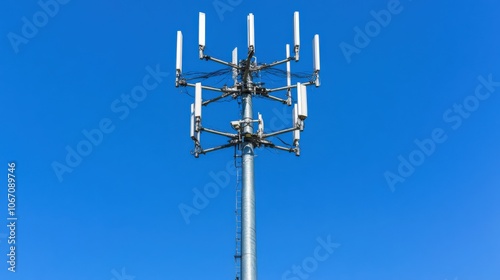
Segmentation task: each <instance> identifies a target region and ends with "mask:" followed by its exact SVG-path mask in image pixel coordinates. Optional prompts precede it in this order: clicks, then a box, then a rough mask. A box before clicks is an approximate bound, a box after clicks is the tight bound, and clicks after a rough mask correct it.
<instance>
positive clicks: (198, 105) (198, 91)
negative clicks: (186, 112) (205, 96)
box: [194, 83, 202, 131]
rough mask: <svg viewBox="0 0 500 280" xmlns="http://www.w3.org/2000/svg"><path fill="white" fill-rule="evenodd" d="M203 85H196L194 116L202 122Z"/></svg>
mask: <svg viewBox="0 0 500 280" xmlns="http://www.w3.org/2000/svg"><path fill="white" fill-rule="evenodd" d="M201 104H202V102H201V83H196V85H195V94H194V116H195V117H196V119H197V120H198V119H199V120H201ZM197 131H198V130H197Z"/></svg>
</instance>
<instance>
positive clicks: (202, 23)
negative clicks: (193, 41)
mask: <svg viewBox="0 0 500 280" xmlns="http://www.w3.org/2000/svg"><path fill="white" fill-rule="evenodd" d="M205 28H206V25H205V13H201V12H200V15H199V25H198V32H199V33H198V45H199V48H200V59H203V57H204V54H203V51H204V50H205Z"/></svg>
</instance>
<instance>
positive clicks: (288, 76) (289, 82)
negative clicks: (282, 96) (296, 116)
mask: <svg viewBox="0 0 500 280" xmlns="http://www.w3.org/2000/svg"><path fill="white" fill-rule="evenodd" d="M289 57H290V45H289V44H286V58H287V59H288V58H289ZM291 85H292V72H291V70H290V61H287V62H286V86H287V87H288V89H287V101H286V102H287V105H288V106H290V105H292V93H291V89H290V86H291Z"/></svg>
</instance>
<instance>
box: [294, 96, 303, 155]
mask: <svg viewBox="0 0 500 280" xmlns="http://www.w3.org/2000/svg"><path fill="white" fill-rule="evenodd" d="M292 121H293V126H294V127H297V126H298V125H299V121H300V120H299V115H298V109H297V104H293V110H292ZM301 127H302V126H301ZM299 140H300V130H299V129H297V130H294V131H293V145H294V146H297V144H298V143H299Z"/></svg>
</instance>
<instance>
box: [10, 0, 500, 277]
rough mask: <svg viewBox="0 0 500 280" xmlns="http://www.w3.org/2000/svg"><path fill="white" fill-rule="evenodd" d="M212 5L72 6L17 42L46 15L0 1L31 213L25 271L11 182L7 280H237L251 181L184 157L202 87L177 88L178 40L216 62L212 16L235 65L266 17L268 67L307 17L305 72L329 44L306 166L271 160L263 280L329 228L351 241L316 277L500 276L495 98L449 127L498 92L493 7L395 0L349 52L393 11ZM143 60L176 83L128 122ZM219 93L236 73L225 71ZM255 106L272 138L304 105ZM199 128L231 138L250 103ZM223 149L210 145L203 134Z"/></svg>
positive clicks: (24, 219) (218, 40)
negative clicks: (239, 207) (241, 209)
mask: <svg viewBox="0 0 500 280" xmlns="http://www.w3.org/2000/svg"><path fill="white" fill-rule="evenodd" d="M42 2H43V3H45V2H44V0H42ZM200 2H201V1H154V0H149V1H126V0H121V1H118V0H113V1H92V0H91V1H78V0H72V1H68V2H67V3H66V4H59V5H58V6H59V11H57V12H56V13H54V15H53V16H49V17H47V21H46V22H45V24H41V27H39V28H37V31H36V32H35V33H36V34H34V35H33V34H32V35H33V36H32V38H29V39H27V43H26V44H24V43H20V44H19V45H17V46H15V45H13V44H12V43H11V41H10V40H9V34H10V32H13V33H15V34H17V35H19V36H21V35H22V34H23V33H22V28H23V25H24V24H25V22H24V21H23V17H26V19H27V20H28V21H30V22H33V16H34V15H36V14H37V13H38V12H40V11H43V9H42V7H41V6H40V5H39V4H38V3H37V1H22V2H19V1H14V0H7V1H5V3H4V8H3V9H2V10H1V12H0V18H1V22H2V24H1V26H0V34H2V36H3V37H2V39H1V40H0V50H1V54H0V71H1V73H0V104H1V105H0V106H1V107H0V108H1V109H0V119H1V120H2V127H1V130H0V131H1V134H0V135H1V138H0V166H4V167H3V170H1V169H0V176H4V175H5V176H6V174H7V163H8V162H11V161H15V162H16V164H17V168H16V176H17V193H16V195H17V199H18V201H17V215H18V218H19V220H18V226H17V266H16V269H17V272H16V273H11V272H9V271H7V267H8V265H7V263H6V260H7V256H6V254H7V253H8V249H7V239H6V238H5V237H6V235H7V234H8V231H7V227H5V226H1V225H2V224H7V220H6V218H7V200H6V198H7V186H6V185H7V182H6V180H5V183H1V184H2V185H5V187H2V188H1V189H0V202H1V201H3V202H1V203H0V207H1V208H0V217H2V219H1V220H0V221H1V224H0V275H1V278H2V279H16V280H17V279H22V280H24V279H26V280H28V279H51V280H58V279H72V280H81V279H106V280H109V279H117V280H120V279H130V278H131V277H126V276H133V277H134V279H135V280H146V279H147V280H152V279H234V262H233V253H234V187H235V185H236V182H237V177H236V176H232V175H227V174H229V172H228V171H227V170H226V165H227V164H228V163H229V164H230V163H231V162H232V161H233V150H231V149H228V150H223V151H221V152H217V153H214V154H209V155H206V156H202V157H200V158H199V159H195V158H194V157H192V156H191V155H190V153H189V152H190V150H191V149H192V141H191V140H190V139H189V106H190V104H191V102H192V100H193V99H192V97H191V96H190V95H192V94H193V92H194V91H193V89H192V88H187V89H185V88H175V86H174V81H175V45H176V44H175V42H176V31H177V30H182V31H183V34H184V61H183V62H184V63H183V64H184V71H185V72H187V71H213V70H216V69H220V68H221V66H220V65H217V64H214V63H209V62H205V61H200V60H199V59H198V52H197V47H198V46H197V44H198V43H197V41H198V39H197V37H198V31H197V29H198V12H199V11H203V12H205V13H206V15H207V54H209V55H213V56H215V57H218V58H221V59H225V60H230V58H231V51H232V49H233V48H234V47H238V48H239V56H240V58H241V57H243V56H244V54H245V52H246V15H247V14H248V13H250V12H252V13H254V15H255V29H256V51H257V52H256V56H257V58H258V61H259V62H272V61H274V60H277V59H283V58H284V48H285V47H284V46H285V44H287V43H289V44H292V43H293V29H292V18H293V12H294V11H296V10H297V11H300V13H301V14H300V17H301V38H302V45H301V50H302V51H301V61H300V62H298V63H292V70H293V71H298V72H309V71H310V70H311V64H312V57H311V51H310V50H311V40H312V37H313V35H314V34H316V33H317V34H320V36H321V63H322V65H321V67H322V70H321V78H322V86H321V87H319V88H314V87H309V91H308V96H309V101H308V102H309V117H308V119H307V120H306V129H305V130H304V132H303V133H302V135H301V136H302V140H301V142H300V145H301V148H302V155H301V156H300V157H298V158H297V157H295V156H294V155H293V154H288V153H285V152H275V151H273V150H266V149H260V150H257V157H256V159H255V184H256V196H257V232H258V233H257V235H258V243H257V244H258V245H257V246H258V247H257V248H258V252H257V254H258V273H259V279H286V278H282V276H283V274H284V273H285V272H286V271H287V270H290V269H291V267H292V265H294V264H295V265H301V264H302V262H303V261H304V260H305V259H307V258H308V257H311V256H313V252H314V249H315V248H316V247H317V246H318V244H319V243H318V242H317V241H316V239H317V238H318V237H320V238H323V239H326V238H327V236H331V239H332V240H333V241H334V242H336V243H338V244H340V246H339V247H338V248H336V249H335V250H334V252H333V253H332V254H331V255H329V258H328V259H327V260H325V261H320V262H318V266H317V268H316V269H315V270H314V271H313V272H311V273H308V275H309V279H325V280H326V279H328V280H329V279H339V280H357V279H360V280H366V279H387V280H390V279H394V280H395V279H406V280H419V279H422V280H424V279H425V280H431V279H436V280H443V279H486V280H487V279H498V278H499V277H500V265H499V263H500V239H499V236H500V220H499V216H500V204H499V203H498V201H499V199H500V191H499V188H498V187H499V182H500V172H499V166H500V160H499V159H500V146H499V145H498V143H499V141H500V133H499V129H498V127H499V125H500V116H499V113H498V108H499V106H500V97H499V96H498V95H499V94H500V87H498V86H497V87H494V88H493V89H494V90H495V91H493V92H491V95H490V96H489V98H486V99H485V100H481V101H480V102H479V103H478V104H473V103H470V104H472V105H478V107H477V108H474V110H472V111H471V112H469V115H468V116H467V118H464V117H460V118H459V119H461V120H462V123H461V124H460V125H459V126H458V127H457V124H458V123H457V116H459V114H458V113H455V112H452V113H451V115H450V116H453V117H454V119H453V120H454V121H451V120H449V119H448V120H447V119H446V118H445V117H444V116H443V115H444V114H445V113H446V112H447V111H448V110H449V109H452V110H453V108H454V107H453V106H454V104H463V103H464V100H469V101H470V100H472V102H473V101H474V98H473V97H471V96H474V93H475V89H476V87H477V86H478V85H480V84H481V83H480V82H479V80H478V77H480V76H482V77H484V78H486V79H487V78H488V76H490V75H491V79H492V80H494V81H500V67H499V65H500V56H499V52H498V50H499V49H500V40H498V27H499V26H500V18H499V17H498V12H499V8H500V4H499V3H498V2H497V1H493V0H480V1H458V2H457V1H434V2H429V1H420V0H418V1H417V0H414V1H410V0H401V1H400V7H399V8H400V9H402V10H400V12H399V13H397V14H392V16H391V20H390V23H388V24H387V26H385V27H381V28H380V30H372V32H373V33H372V35H374V36H372V37H370V38H369V39H370V41H369V43H368V44H367V45H366V46H363V48H358V53H354V54H352V55H350V56H348V57H347V56H346V55H344V53H343V51H342V49H341V48H340V44H341V43H342V42H345V43H346V44H350V45H352V46H354V47H355V46H356V45H355V36H356V31H355V28H356V27H359V28H361V29H363V30H364V29H365V27H366V25H367V24H370V22H371V21H373V20H374V17H373V15H372V14H371V11H375V12H379V11H381V10H383V9H387V7H388V3H390V2H391V1H388V0H384V1H380V0H377V1H347V0H342V1H313V2H306V1H281V0H279V1H246V0H243V1H229V2H231V3H233V4H234V5H233V6H229V7H230V8H231V9H229V10H226V11H224V12H221V11H220V10H219V12H217V10H216V8H215V7H214V3H217V2H214V1H204V2H203V3H200ZM221 2H222V3H227V2H226V1H225V0H222V1H221ZM228 5H229V4H228ZM38 15H40V13H39V14H38ZM38 20H39V21H40V20H41V21H43V18H39V19H38ZM42 23H43V22H42ZM375 31H378V32H375ZM11 36H12V35H11ZM16 48H17V49H18V52H16V50H15V49H16ZM348 58H349V59H350V62H349V61H348V60H349V59H348ZM148 66H149V67H151V68H153V69H155V68H156V67H158V68H159V69H160V72H168V76H166V75H167V74H162V75H163V77H160V79H159V80H150V82H151V83H154V82H158V84H157V86H156V87H155V88H154V89H153V90H150V91H148V92H147V95H146V96H145V97H144V99H143V100H142V101H140V102H137V104H136V105H135V108H129V113H128V114H127V115H126V116H125V114H124V112H118V113H117V112H116V108H115V110H113V108H112V104H114V102H117V103H115V105H116V106H118V105H119V106H124V104H125V103H123V102H122V101H121V95H122V94H125V95H129V94H130V93H131V92H132V90H133V89H134V87H136V86H139V85H142V83H143V78H144V77H146V76H147V75H148V73H149V72H148V70H146V68H147V67H148ZM165 76H166V77H165ZM223 78H224V77H223ZM263 80H265V79H264V78H263ZM297 81H299V80H294V82H297ZM224 82H227V83H231V80H230V77H225V80H224V79H223V80H220V79H214V80H213V84H215V85H217V84H219V85H220V84H223V83H224ZM266 82H268V85H269V86H270V87H273V86H281V85H284V84H285V80H284V79H281V80H280V79H277V78H275V80H274V81H272V80H270V81H266ZM482 92H483V94H486V93H487V92H488V91H484V89H483V91H482ZM207 94H208V93H207ZM212 95H213V93H212ZM475 100H477V99H475ZM470 104H469V105H467V106H469V108H470V106H472V105H470ZM255 106H256V107H255V108H256V109H255V110H254V113H255V115H256V112H257V111H259V112H261V113H262V114H263V116H264V120H265V122H266V125H267V127H269V129H270V130H271V129H279V128H284V127H285V126H289V125H290V124H289V123H288V122H289V121H290V120H291V119H290V118H287V117H283V116H282V114H283V110H285V112H289V111H288V110H289V109H290V108H288V107H283V106H282V105H280V104H278V103H273V102H270V101H269V102H263V100H256V104H255ZM277 112H278V113H277ZM280 112H281V113H280ZM450 116H449V117H450ZM203 117H204V124H205V125H207V126H209V127H213V128H218V129H224V130H227V131H230V130H231V128H230V126H229V121H231V120H236V119H238V118H239V113H238V106H237V104H236V102H231V103H224V102H223V103H217V104H215V105H214V106H213V107H210V106H209V107H208V108H207V110H205V111H204V115H203ZM106 119H107V122H108V124H109V125H111V127H112V128H113V130H112V131H111V132H109V133H103V137H102V139H100V141H97V142H96V143H98V144H97V145H93V146H92V151H89V152H88V155H87V156H84V157H82V159H81V160H80V162H79V163H78V164H75V166H74V167H71V170H72V172H67V173H64V174H63V175H62V177H61V180H60V179H59V178H58V176H57V174H56V172H55V171H54V168H53V165H54V162H58V163H60V164H67V163H66V156H67V154H68V151H67V147H69V148H70V149H77V146H78V145H79V143H81V142H82V141H85V139H86V138H85V135H84V133H83V132H82V131H84V130H87V131H92V130H94V129H98V128H99V126H100V122H101V121H103V120H104V121H106ZM271 123H272V124H273V125H271ZM272 126H274V127H272ZM267 127H266V128H267ZM454 127H455V129H454ZM435 129H442V130H443V131H444V133H445V136H446V140H445V141H444V142H443V143H437V144H436V147H435V149H434V151H433V152H432V153H430V155H429V156H426V157H425V158H424V159H423V160H424V162H423V163H422V164H419V165H418V166H416V167H415V168H414V171H413V173H412V174H411V175H410V176H407V177H404V178H403V177H402V179H404V182H398V183H396V184H395V185H394V188H393V189H391V188H390V186H389V184H388V182H387V180H386V176H385V174H386V172H392V173H394V174H396V175H397V174H398V166H399V165H400V164H401V163H400V159H399V158H398V157H399V156H400V155H401V156H402V158H404V159H408V158H409V156H410V154H411V153H412V152H413V154H414V155H415V153H418V149H419V148H418V146H417V145H416V144H415V140H417V139H418V140H423V139H428V138H431V137H432V132H433V130H435ZM282 138H283V139H284V140H286V141H288V142H291V139H290V138H291V136H290V135H287V136H283V137H282ZM203 139H205V138H203ZM223 141H224V139H218V138H214V137H208V136H207V137H206V142H203V143H204V144H205V143H206V145H207V147H208V146H209V145H211V144H217V143H222V142H223ZM415 151H417V152H415ZM2 173H3V174H4V175H1V174H2ZM211 173H213V174H218V175H217V176H219V177H218V178H222V179H224V180H226V181H227V180H229V182H227V184H219V185H227V186H226V187H224V188H220V191H219V193H218V195H216V196H215V197H214V198H210V199H209V204H208V206H206V207H205V208H204V209H201V210H200V211H199V213H198V214H197V215H192V216H190V217H189V223H186V221H185V219H184V217H183V216H182V214H181V212H180V211H179V206H180V205H182V204H185V205H191V206H193V198H194V197H195V193H194V192H193V189H196V190H200V191H202V192H203V190H204V187H205V186H206V185H207V184H210V183H214V182H216V181H215V179H213V176H211V175H210V174H211ZM227 178H229V179H227ZM2 197H3V198H2ZM295 277H298V276H295ZM290 279H293V278H290ZM296 279H301V278H300V277H298V278H296ZM294 280H295V279H294Z"/></svg>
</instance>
